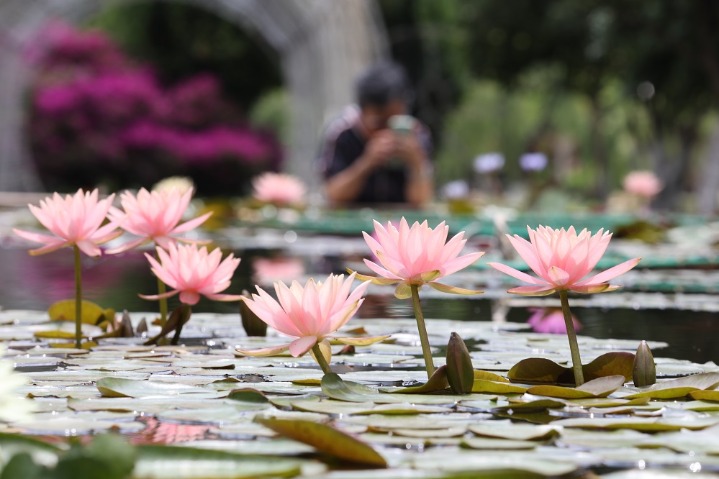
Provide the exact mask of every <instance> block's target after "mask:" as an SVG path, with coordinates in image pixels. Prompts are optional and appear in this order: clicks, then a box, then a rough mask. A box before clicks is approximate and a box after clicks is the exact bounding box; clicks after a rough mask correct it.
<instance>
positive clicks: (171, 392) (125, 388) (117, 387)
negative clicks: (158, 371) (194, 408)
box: [97, 378, 225, 398]
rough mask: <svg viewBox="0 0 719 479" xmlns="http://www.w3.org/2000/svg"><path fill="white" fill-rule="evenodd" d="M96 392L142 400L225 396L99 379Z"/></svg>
mask: <svg viewBox="0 0 719 479" xmlns="http://www.w3.org/2000/svg"><path fill="white" fill-rule="evenodd" d="M97 390H98V391H100V394H102V395H103V396H106V397H134V398H142V397H152V396H176V395H178V394H187V395H193V396H203V397H207V398H218V397H223V396H225V394H224V393H222V392H218V391H213V390H209V389H202V388H196V387H192V386H187V385H184V384H176V383H160V382H151V381H137V380H134V379H124V378H102V379H99V380H98V381H97Z"/></svg>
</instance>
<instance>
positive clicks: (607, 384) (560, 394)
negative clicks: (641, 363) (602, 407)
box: [527, 376, 625, 399]
mask: <svg viewBox="0 0 719 479" xmlns="http://www.w3.org/2000/svg"><path fill="white" fill-rule="evenodd" d="M624 381H625V378H624V376H605V377H601V378H597V379H592V380H591V381H587V382H586V383H584V384H582V385H581V386H578V387H576V388H571V387H563V386H552V385H540V386H533V387H531V388H529V389H528V390H527V392H528V393H529V394H534V395H535V396H547V397H554V398H562V399H585V398H597V397H600V398H601V397H606V396H609V395H610V394H611V393H613V392H614V391H616V390H617V389H619V388H621V387H622V386H623V385H624Z"/></svg>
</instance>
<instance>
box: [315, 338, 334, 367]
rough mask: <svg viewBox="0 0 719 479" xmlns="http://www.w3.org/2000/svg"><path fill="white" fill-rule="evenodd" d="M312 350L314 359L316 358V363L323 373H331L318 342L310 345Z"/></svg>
mask: <svg viewBox="0 0 719 479" xmlns="http://www.w3.org/2000/svg"><path fill="white" fill-rule="evenodd" d="M312 352H313V353H314V355H315V360H317V364H319V365H320V368H322V372H323V373H325V374H331V373H332V368H330V365H329V364H328V363H327V361H326V360H325V356H324V355H323V354H322V350H321V349H320V343H315V345H314V346H312Z"/></svg>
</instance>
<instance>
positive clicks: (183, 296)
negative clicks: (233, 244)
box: [140, 243, 242, 305]
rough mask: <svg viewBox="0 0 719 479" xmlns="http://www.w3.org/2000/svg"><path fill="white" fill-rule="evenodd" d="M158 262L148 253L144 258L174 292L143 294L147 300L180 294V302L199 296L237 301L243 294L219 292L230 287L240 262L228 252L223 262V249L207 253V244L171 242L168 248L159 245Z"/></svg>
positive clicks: (186, 302) (190, 302) (195, 300)
mask: <svg viewBox="0 0 719 479" xmlns="http://www.w3.org/2000/svg"><path fill="white" fill-rule="evenodd" d="M157 256H158V258H159V261H158V260H156V259H155V258H153V257H152V256H151V255H149V254H147V253H146V254H145V257H146V258H147V260H148V261H149V262H150V265H151V266H152V272H153V273H155V275H156V276H157V277H158V278H160V280H162V282H163V283H165V284H167V285H168V286H169V287H170V288H173V289H172V291H168V292H167V293H163V294H156V295H140V297H142V298H145V299H161V298H169V297H170V296H174V295H176V294H178V293H179V294H180V301H181V302H182V303H184V304H187V305H194V304H197V302H198V301H199V300H200V296H205V297H206V298H208V299H212V300H215V301H238V300H240V299H241V298H242V296H240V295H230V294H220V293H221V292H222V291H224V290H226V289H227V288H229V286H230V281H231V280H232V275H233V274H234V272H235V269H237V266H238V265H239V264H240V258H235V257H234V256H233V255H232V254H229V255H228V256H227V257H226V258H225V259H224V260H223V261H220V260H222V251H221V250H220V249H219V248H215V249H214V250H212V251H211V252H209V253H208V251H207V248H206V247H204V246H203V247H201V248H198V246H197V245H194V244H188V245H181V244H180V245H178V244H174V243H170V245H169V247H168V248H167V251H165V250H164V249H162V248H160V247H158V248H157Z"/></svg>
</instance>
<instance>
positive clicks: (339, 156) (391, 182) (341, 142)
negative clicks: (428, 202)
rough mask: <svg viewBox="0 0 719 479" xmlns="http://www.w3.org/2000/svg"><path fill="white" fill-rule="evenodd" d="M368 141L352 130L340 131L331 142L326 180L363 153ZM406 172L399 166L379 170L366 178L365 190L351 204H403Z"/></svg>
mask: <svg viewBox="0 0 719 479" xmlns="http://www.w3.org/2000/svg"><path fill="white" fill-rule="evenodd" d="M366 145H367V142H366V141H364V139H363V138H361V137H360V135H359V134H358V133H357V131H356V130H355V129H354V128H348V129H346V130H344V131H342V132H341V133H340V134H339V136H338V137H337V139H336V140H335V143H334V151H333V152H332V154H331V158H329V160H330V161H329V164H328V165H327V168H326V169H325V172H324V174H325V178H331V177H332V176H334V175H336V174H337V173H339V172H341V171H343V170H345V169H346V168H348V167H349V166H350V165H351V164H352V163H354V162H355V160H357V158H359V157H360V156H362V154H363V153H364V150H365V146H366ZM406 185H407V173H406V172H405V168H404V167H403V166H402V165H398V166H396V167H385V168H379V169H377V170H375V171H373V172H372V173H370V175H369V176H368V177H367V181H366V182H365V185H364V188H362V190H361V191H360V194H359V195H358V196H357V198H356V199H355V200H354V203H403V202H405V201H406V199H405V196H404V194H405V187H406Z"/></svg>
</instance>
